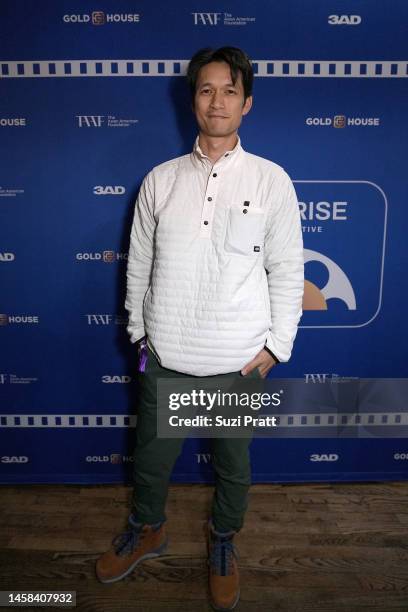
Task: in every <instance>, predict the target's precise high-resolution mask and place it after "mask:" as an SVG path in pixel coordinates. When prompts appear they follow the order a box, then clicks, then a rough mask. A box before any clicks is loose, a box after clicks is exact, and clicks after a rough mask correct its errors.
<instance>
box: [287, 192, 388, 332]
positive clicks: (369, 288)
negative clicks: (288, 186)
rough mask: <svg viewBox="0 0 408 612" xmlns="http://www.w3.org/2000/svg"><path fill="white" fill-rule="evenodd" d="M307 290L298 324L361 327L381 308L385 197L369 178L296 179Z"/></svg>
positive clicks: (385, 215)
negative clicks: (342, 179)
mask: <svg viewBox="0 0 408 612" xmlns="http://www.w3.org/2000/svg"><path fill="white" fill-rule="evenodd" d="M294 182H295V184H296V191H297V195H298V200H299V210H300V216H301V221H302V230H303V238H304V247H305V249H304V259H305V293H304V298H303V317H302V321H301V322H302V325H301V326H300V327H315V328H319V327H331V328H334V327H363V326H364V325H368V324H369V323H371V322H372V321H373V320H374V319H375V317H376V316H377V314H378V313H379V311H380V308H381V300H382V285H383V269H384V254H385V239H386V227H387V198H386V195H385V193H384V192H383V190H382V189H381V187H379V186H378V185H376V184H375V183H372V182H370V181H347V180H344V181H318V180H316V181H312V180H310V181H294Z"/></svg>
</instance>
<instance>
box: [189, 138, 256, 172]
mask: <svg viewBox="0 0 408 612" xmlns="http://www.w3.org/2000/svg"><path fill="white" fill-rule="evenodd" d="M237 138H238V140H237V143H236V145H235V147H234V148H233V149H231V150H230V151H226V152H225V153H224V154H223V156H222V157H220V158H219V159H217V161H216V162H215V164H213V162H212V161H211V159H210V158H209V157H208V156H207V155H205V154H204V153H203V151H202V149H201V147H200V144H199V135H197V137H196V139H195V141H194V146H193V151H192V153H191V154H190V157H191V160H192V162H193V163H194V165H195V166H197V167H200V168H202V167H203V166H204V167H208V168H209V169H211V168H212V167H213V166H217V168H219V167H220V166H224V165H226V164H228V165H232V162H233V160H234V161H235V162H237V161H238V160H239V159H240V158H241V156H242V154H243V153H244V149H243V148H242V145H241V139H240V137H239V135H238V134H237Z"/></svg>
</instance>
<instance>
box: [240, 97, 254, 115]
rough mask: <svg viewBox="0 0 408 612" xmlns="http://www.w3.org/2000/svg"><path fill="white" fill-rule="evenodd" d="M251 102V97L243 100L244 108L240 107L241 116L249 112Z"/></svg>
mask: <svg viewBox="0 0 408 612" xmlns="http://www.w3.org/2000/svg"><path fill="white" fill-rule="evenodd" d="M252 101H253V97H252V96H248V97H247V99H246V100H245V103H244V106H243V107H242V114H243V115H246V114H247V113H249V111H250V110H251V108H252Z"/></svg>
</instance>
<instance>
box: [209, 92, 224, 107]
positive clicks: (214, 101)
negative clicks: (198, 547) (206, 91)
mask: <svg viewBox="0 0 408 612" xmlns="http://www.w3.org/2000/svg"><path fill="white" fill-rule="evenodd" d="M223 105H224V99H223V96H222V93H221V92H219V91H218V92H217V91H215V92H214V93H213V95H212V98H211V106H213V107H214V108H219V107H220V106H223Z"/></svg>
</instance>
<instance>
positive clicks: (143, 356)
mask: <svg viewBox="0 0 408 612" xmlns="http://www.w3.org/2000/svg"><path fill="white" fill-rule="evenodd" d="M138 354H139V367H138V371H139V372H144V371H145V369H146V362H147V340H146V338H143V339H142V340H141V341H140V342H139V346H138Z"/></svg>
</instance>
